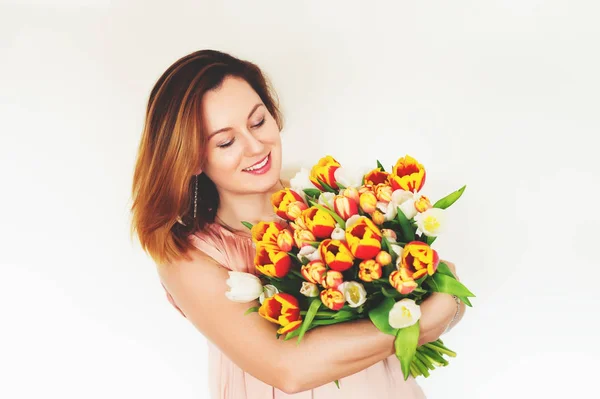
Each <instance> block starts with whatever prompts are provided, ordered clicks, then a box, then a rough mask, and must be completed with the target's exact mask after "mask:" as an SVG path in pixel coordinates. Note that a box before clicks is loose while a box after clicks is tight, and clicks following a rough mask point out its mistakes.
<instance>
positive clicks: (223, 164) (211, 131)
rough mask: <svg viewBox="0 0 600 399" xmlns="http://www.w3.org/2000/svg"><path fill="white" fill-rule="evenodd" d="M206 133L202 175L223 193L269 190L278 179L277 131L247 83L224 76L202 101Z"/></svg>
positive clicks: (248, 192)
mask: <svg viewBox="0 0 600 399" xmlns="http://www.w3.org/2000/svg"><path fill="white" fill-rule="evenodd" d="M201 112H202V118H203V121H204V131H205V134H206V135H207V138H208V140H207V160H206V161H207V162H206V165H205V167H204V170H203V172H204V173H206V175H207V176H208V177H209V178H210V179H211V180H212V181H213V182H214V183H215V184H216V186H217V188H218V190H219V191H220V192H223V191H227V192H232V193H236V194H251V193H259V192H266V191H268V190H269V189H271V188H272V187H273V186H274V185H275V184H277V182H278V181H279V174H280V171H281V139H280V134H279V127H278V126H277V123H276V122H275V119H273V116H272V115H271V114H270V113H269V111H268V110H267V108H266V107H265V105H264V104H263V102H262V100H261V99H260V97H259V96H258V94H257V93H256V92H255V91H254V90H253V89H252V87H251V86H250V85H249V84H248V83H247V82H246V81H245V80H243V79H240V78H236V77H230V76H228V77H226V78H225V79H224V80H223V83H222V84H221V86H220V87H218V88H217V89H215V90H212V91H209V92H207V93H206V94H205V95H204V97H203V99H202V110H201Z"/></svg>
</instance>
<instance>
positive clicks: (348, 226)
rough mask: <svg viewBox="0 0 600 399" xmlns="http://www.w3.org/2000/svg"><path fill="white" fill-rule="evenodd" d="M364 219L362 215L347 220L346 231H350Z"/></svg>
mask: <svg viewBox="0 0 600 399" xmlns="http://www.w3.org/2000/svg"><path fill="white" fill-rule="evenodd" d="M362 218H363V216H361V215H354V216H351V217H350V219H348V220H346V230H347V229H349V228H350V227H352V226H354V225H355V224H356V223H357V222H358V221H359V220H361V219H362Z"/></svg>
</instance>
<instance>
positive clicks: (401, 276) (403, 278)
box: [389, 269, 418, 295]
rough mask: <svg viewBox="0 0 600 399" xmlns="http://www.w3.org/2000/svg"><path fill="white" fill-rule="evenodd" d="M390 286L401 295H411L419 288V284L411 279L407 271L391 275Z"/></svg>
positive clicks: (399, 271)
mask: <svg viewBox="0 0 600 399" xmlns="http://www.w3.org/2000/svg"><path fill="white" fill-rule="evenodd" d="M389 280H390V284H391V285H392V287H394V288H395V289H396V291H398V292H399V293H401V294H404V295H406V294H410V293H411V292H413V291H414V289H415V288H417V286H418V284H417V282H416V281H415V280H413V279H412V278H409V277H408V275H407V274H406V272H405V270H402V269H401V270H394V271H393V272H392V274H390V278H389Z"/></svg>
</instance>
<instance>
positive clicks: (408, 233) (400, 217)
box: [396, 207, 415, 242]
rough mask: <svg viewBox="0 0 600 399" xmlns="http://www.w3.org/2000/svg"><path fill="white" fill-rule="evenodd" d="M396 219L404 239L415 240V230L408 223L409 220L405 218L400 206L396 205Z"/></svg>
mask: <svg viewBox="0 0 600 399" xmlns="http://www.w3.org/2000/svg"><path fill="white" fill-rule="evenodd" d="M396 220H397V221H398V223H400V228H401V229H402V235H403V236H404V238H405V239H406V241H408V242H410V241H414V240H415V232H414V230H413V228H412V226H411V224H410V221H409V220H408V219H407V218H406V216H405V215H404V213H403V212H402V210H401V209H400V207H398V214H397V215H396Z"/></svg>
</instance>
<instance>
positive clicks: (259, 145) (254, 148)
mask: <svg viewBox="0 0 600 399" xmlns="http://www.w3.org/2000/svg"><path fill="white" fill-rule="evenodd" d="M244 139H245V141H246V153H247V154H248V155H257V154H259V155H260V154H262V153H264V151H265V145H264V143H263V142H262V141H260V140H259V139H258V138H256V136H254V135H253V134H252V133H251V132H249V131H245V132H244Z"/></svg>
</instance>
